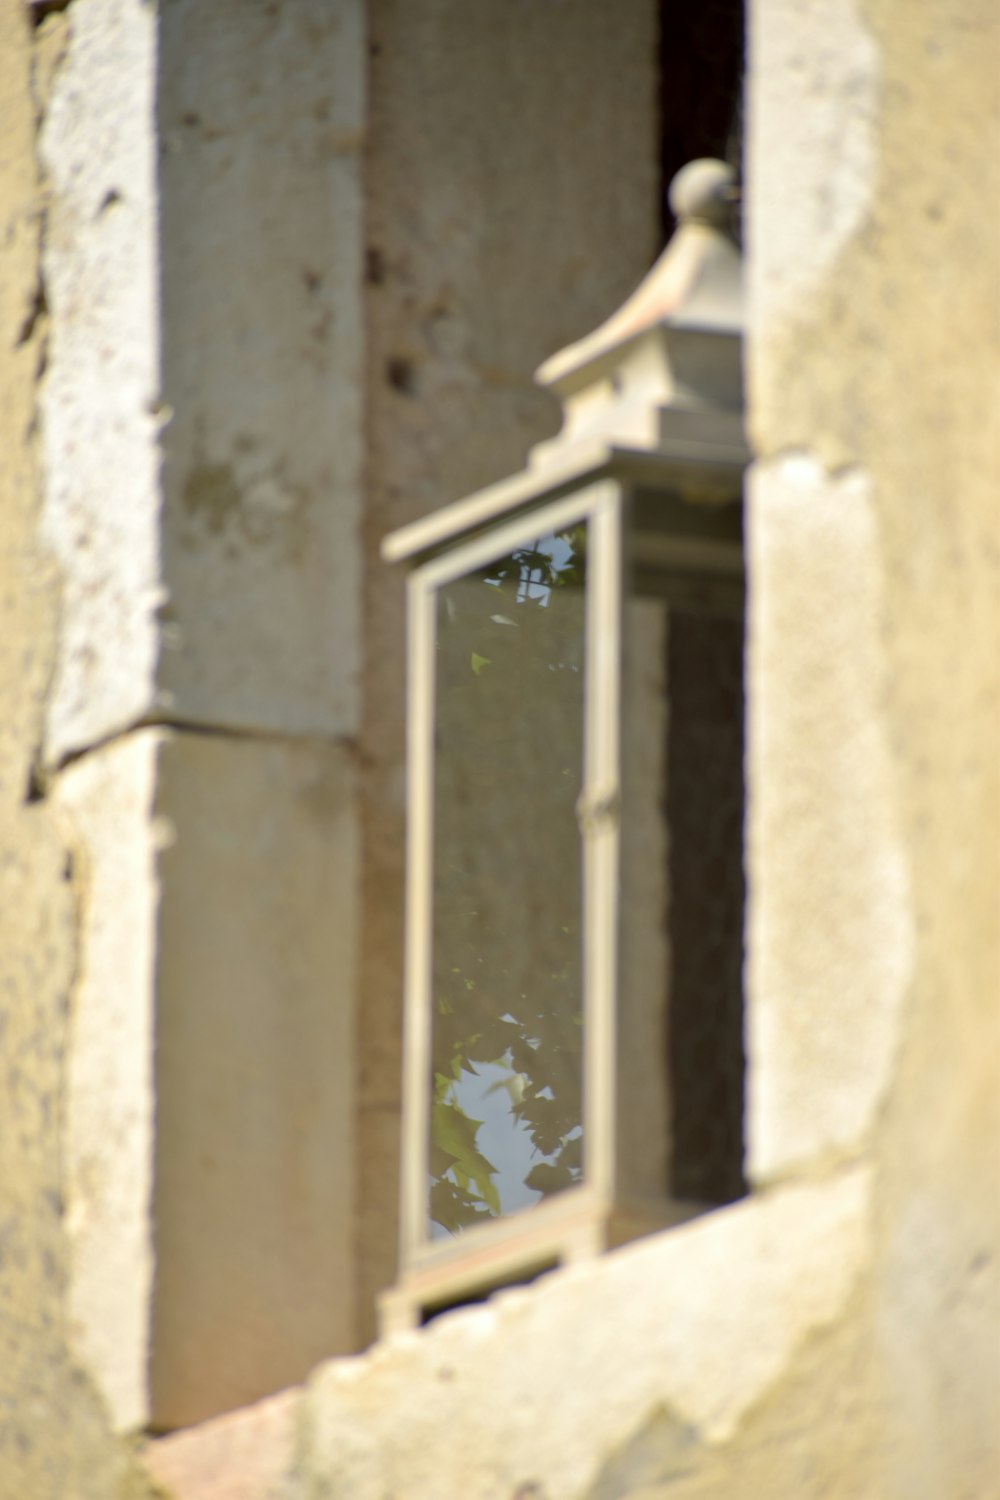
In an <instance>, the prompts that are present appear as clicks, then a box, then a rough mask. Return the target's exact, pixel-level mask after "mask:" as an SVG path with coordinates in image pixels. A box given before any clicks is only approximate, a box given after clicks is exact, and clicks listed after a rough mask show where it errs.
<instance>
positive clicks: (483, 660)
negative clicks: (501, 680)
mask: <svg viewBox="0 0 1000 1500" xmlns="http://www.w3.org/2000/svg"><path fill="white" fill-rule="evenodd" d="M492 665H493V663H492V661H491V660H490V658H489V657H488V656H480V655H479V653H478V651H473V653H472V670H473V671H474V672H475V674H476V676H477V677H478V676H479V674H480V672H481V671H482V670H483V668H484V667H491V666H492Z"/></svg>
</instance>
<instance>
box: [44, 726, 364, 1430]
mask: <svg viewBox="0 0 1000 1500" xmlns="http://www.w3.org/2000/svg"><path fill="white" fill-rule="evenodd" d="M355 796H356V793H355V772H354V760H353V754H352V752H351V751H350V750H349V749H346V748H344V747H341V746H337V745H331V744H324V743H319V742H308V743H303V742H299V743H296V742H288V741H282V740H271V741H265V742H261V741H250V740H245V739H241V738H236V737H217V736H207V735H200V734H176V733H169V732H166V731H159V730H148V731H144V732H141V733H139V734H137V735H133V736H130V737H128V738H127V739H125V740H122V741H119V742H116V743H114V744H112V745H110V746H108V747H106V748H105V749H102V750H98V751H95V752H93V753H92V754H90V755H88V756H85V757H83V758H82V759H81V760H79V761H77V762H76V763H74V764H73V765H72V766H71V767H70V768H68V769H67V770H66V771H65V772H64V773H62V775H61V776H60V777H59V778H58V781H57V802H58V807H59V809H60V812H61V815H62V817H63V819H64V821H65V824H66V828H67V833H68V835H69V837H70V839H71V841H72V842H73V844H74V845H75V847H76V849H77V850H78V858H79V860H80V865H81V870H82V889H83V904H82V931H83V944H82V952H81V963H80V977H79V980H78V984H77V988H76V993H75V996H74V1016H73V1027H72V1039H71V1053H70V1064H69V1096H68V1109H67V1119H68V1131H69V1134H68V1140H69V1147H68V1151H69V1155H68V1188H67V1192H68V1224H69V1230H70V1235H71V1243H72V1248H73V1259H72V1268H71V1276H70V1310H71V1321H72V1328H73V1337H74V1342H75V1346H76V1348H77V1351H78V1355H79V1357H80V1358H81V1360H82V1362H83V1363H84V1364H85V1365H86V1367H87V1368H88V1369H89V1370H90V1371H91V1373H92V1374H93V1376H94V1378H95V1379H96V1380H97V1382H98V1384H99V1385H100V1386H101V1388H102V1390H103V1392H104V1395H105V1399H106V1400H107V1402H108V1405H109V1407H110V1409H111V1411H112V1414H113V1418H114V1420H115V1423H116V1425H117V1426H118V1427H120V1428H125V1429H127V1428H135V1427H139V1426H143V1425H146V1423H147V1422H151V1423H152V1424H153V1425H154V1426H157V1427H165V1426H166V1427H173V1426H180V1425H186V1424H189V1423H191V1422H195V1421H199V1420H203V1419H204V1418H206V1417H208V1416H211V1415H213V1414H215V1413H216V1412H219V1411H223V1410H226V1409H229V1408H231V1407H233V1406H238V1405H241V1404H243V1403H245V1402H247V1401H252V1400H254V1399H256V1398H257V1397H259V1396H261V1395H264V1394H267V1393H268V1392H270V1391H273V1390H275V1389H278V1388H280V1387H282V1386H285V1385H288V1384H291V1383H293V1382H294V1381H296V1380H299V1379H301V1378H303V1377H304V1375H305V1374H306V1373H307V1371H308V1370H309V1369H310V1368H311V1366H312V1365H313V1364H315V1363H316V1361H317V1360H318V1359H320V1358H321V1357H323V1356H324V1355H326V1354H329V1353H331V1352H333V1351H335V1350H345V1349H351V1348H353V1347H355V1343H354V1339H355V1333H354V1322H355V1306H354V1295H353V1291H354V1289H353V1279H352V1278H353V1261H352V1256H353V1253H354V1249H353V1234H354V1219H353V1200H354V1175H355V1161H354V1154H353V1145H352V1142H353V1138H354V1118H353V1103H354V1070H355V1057H354V982H355V965H354V948H355V941H356V932H355V927H356V903H357V879H358V876H357V847H356V833H355V818H356V812H355Z"/></svg>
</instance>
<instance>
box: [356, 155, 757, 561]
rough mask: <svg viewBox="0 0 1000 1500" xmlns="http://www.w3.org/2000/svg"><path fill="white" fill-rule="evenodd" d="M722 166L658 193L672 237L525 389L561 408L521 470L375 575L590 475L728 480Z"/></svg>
mask: <svg viewBox="0 0 1000 1500" xmlns="http://www.w3.org/2000/svg"><path fill="white" fill-rule="evenodd" d="M736 196H737V190H736V188H735V182H734V173H733V170H732V168H731V167H729V166H727V165H726V163H725V162H721V161H715V160H711V159H702V160H699V161H694V162H690V163H689V164H688V165H687V166H686V167H684V168H683V169H682V170H681V171H680V172H679V173H678V174H677V176H676V177H675V178H674V180H673V182H672V183H671V186H670V206H671V209H672V210H673V213H674V215H675V217H676V219H677V228H676V230H675V232H674V234H673V236H672V237H671V239H670V242H669V243H668V245H667V247H666V249H665V250H664V251H663V254H662V255H661V256H660V258H659V260H658V261H657V262H656V264H655V265H654V266H653V268H652V270H651V271H650V272H649V273H648V275H647V276H646V277H645V278H644V279H643V281H641V282H640V284H639V286H638V287H637V288H636V290H635V291H634V292H633V293H632V295H631V296H630V297H629V298H628V299H627V301H626V302H625V303H624V304H623V305H622V306H621V307H620V308H619V309H618V311H617V312H615V313H613V314H612V316H611V317H610V318H608V319H607V321H606V322H605V323H602V324H601V326H600V327H599V328H597V329H596V330H595V331H594V332H593V333H591V334H588V335H587V336H586V337H585V338H582V339H580V340H579V341H578V342H577V343H574V344H570V345H569V346H568V347H567V348H565V349H563V350H561V351H560V352H559V353H558V354H554V355H552V357H551V358H550V359H547V360H546V361H545V363H544V364H543V365H542V366H541V367H540V369H539V370H538V371H537V373H536V376H535V379H536V381H537V382H538V384H539V385H541V386H542V387H543V388H545V389H547V390H550V391H552V393H553V394H554V395H555V396H556V397H557V398H558V399H559V401H560V403H561V405H562V408H563V422H562V427H561V429H560V431H559V432H558V433H557V434H556V436H555V437H553V438H550V439H548V440H547V441H546V442H543V443H540V444H538V445H537V446H536V447H535V448H534V449H532V451H531V453H530V455H529V459H528V464H527V467H526V468H525V469H524V470H523V471H522V472H521V473H520V474H516V475H514V476H512V477H511V478H509V479H505V480H502V481H500V483H499V484H494V485H491V486H489V487H488V488H487V489H484V490H481V491H479V492H478V494H476V495H473V496H470V497H469V498H468V499H467V500H461V501H458V502H457V503H456V504H454V505H449V506H447V507H446V508H445V509H443V510H441V511H439V512H437V513H436V514H434V515H432V516H429V517H427V518H426V519H424V520H421V521H416V522H414V523H412V524H411V525H409V526H404V527H402V528H401V529H400V530H399V531H396V532H394V533H392V535H390V536H388V537H386V539H385V541H384V542H383V545H382V554H383V557H385V558H386V560H387V561H399V560H402V559H404V558H408V557H414V556H417V555H424V554H426V553H428V552H430V551H433V550H436V548H438V547H440V546H442V545H444V544H446V543H447V542H448V541H449V540H451V539H452V538H453V537H455V536H458V535H461V534H463V533H465V532H468V531H471V530H474V529H477V528H479V527H481V526H484V525H487V524H489V523H490V522H491V521H494V520H496V519H498V518H499V517H500V516H502V515H504V514H506V513H509V512H512V511H514V510H516V509H518V508H519V507H521V506H523V505H529V504H533V503H536V502H537V501H539V500H541V499H543V498H554V497H555V496H556V495H558V494H560V493H564V492H566V491H567V490H569V489H571V488H573V487H574V486H575V485H578V484H580V483H582V482H585V481H588V480H590V479H597V478H600V477H602V475H605V474H606V475H612V474H613V475H615V476H616V477H619V478H622V479H625V480H627V481H630V482H633V483H656V482H657V479H658V478H659V479H660V480H661V481H662V480H663V479H664V478H665V477H667V476H670V477H675V478H676V477H682V478H683V477H684V475H685V474H687V476H688V477H689V478H691V479H692V480H693V481H694V482H696V483H697V482H698V480H699V479H701V480H705V481H707V482H708V483H709V484H711V483H712V481H713V478H715V479H718V478H721V477H723V476H731V475H732V473H733V472H734V471H736V472H738V471H740V470H742V468H743V467H744V466H745V464H746V462H747V459H748V453H747V449H746V443H745V438H744V434H743V381H742V332H743V293H742V263H741V259H740V252H739V250H738V248H737V246H736V243H735V241H734V239H733V237H732V234H731V231H730V227H729V226H730V222H731V218H732V209H733V203H734V200H735V198H736Z"/></svg>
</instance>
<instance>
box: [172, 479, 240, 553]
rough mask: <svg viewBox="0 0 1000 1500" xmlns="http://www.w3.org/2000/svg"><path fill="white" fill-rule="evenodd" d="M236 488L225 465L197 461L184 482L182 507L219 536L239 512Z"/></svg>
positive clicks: (237, 490)
mask: <svg viewBox="0 0 1000 1500" xmlns="http://www.w3.org/2000/svg"><path fill="white" fill-rule="evenodd" d="M241 498H242V497H241V495H240V489H239V486H238V484H237V483H236V480H235V479H234V477H233V472H232V470H231V469H230V467H229V465H228V464H200V465H199V466H198V467H197V468H196V469H192V470H191V472H190V474H189V475H188V477H187V479H186V480H185V483H184V493H183V503H184V509H185V510H186V511H187V513H188V515H189V516H191V517H192V518H193V519H198V520H200V521H202V522H203V523H204V524H205V526H206V528H207V529H208V531H209V532H210V533H211V534H212V535H213V536H220V535H221V534H222V532H223V531H224V530H225V529H226V525H227V523H228V522H230V521H231V520H233V519H234V518H235V517H236V516H238V515H239V512H240V503H241Z"/></svg>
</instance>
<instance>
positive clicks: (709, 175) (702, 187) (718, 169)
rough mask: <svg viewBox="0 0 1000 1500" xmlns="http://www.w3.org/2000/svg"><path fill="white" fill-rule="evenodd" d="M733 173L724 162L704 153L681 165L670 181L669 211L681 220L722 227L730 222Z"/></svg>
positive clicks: (734, 175)
mask: <svg viewBox="0 0 1000 1500" xmlns="http://www.w3.org/2000/svg"><path fill="white" fill-rule="evenodd" d="M735 181H736V174H735V172H734V171H733V169H732V167H730V166H728V165H727V163H726V162H724V161H716V160H714V158H712V157H710V156H703V157H701V158H699V160H698V161H689V162H688V164H687V166H686V167H681V169H680V171H679V172H678V173H677V176H676V177H675V178H674V180H673V182H672V183H671V184H670V211H671V213H672V214H673V215H674V217H675V219H677V220H678V222H680V223H684V222H687V221H690V220H695V221H698V222H700V223H702V224H714V225H717V226H718V227H719V228H724V227H725V226H726V225H728V223H729V221H730V214H731V211H732V203H733V198H734V196H735V193H734V184H735Z"/></svg>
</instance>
